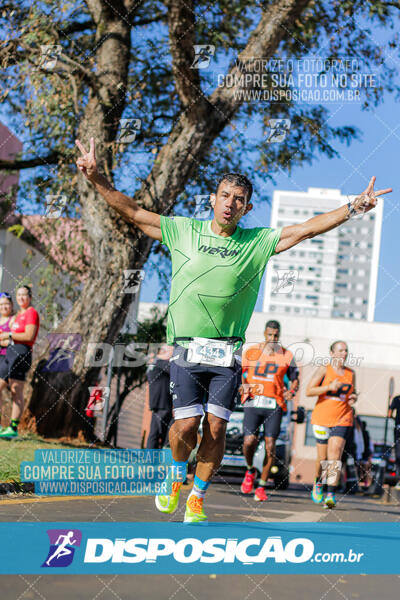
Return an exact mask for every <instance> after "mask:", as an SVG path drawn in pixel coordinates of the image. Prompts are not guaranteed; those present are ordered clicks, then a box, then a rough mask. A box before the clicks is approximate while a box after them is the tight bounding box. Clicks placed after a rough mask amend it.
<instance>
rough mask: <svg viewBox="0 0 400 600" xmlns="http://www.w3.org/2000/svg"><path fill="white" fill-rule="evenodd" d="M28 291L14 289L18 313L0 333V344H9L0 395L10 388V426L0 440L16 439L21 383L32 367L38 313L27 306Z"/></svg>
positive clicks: (1, 365) (0, 372)
mask: <svg viewBox="0 0 400 600" xmlns="http://www.w3.org/2000/svg"><path fill="white" fill-rule="evenodd" d="M31 301H32V290H31V288H30V287H29V286H27V285H22V286H21V287H19V288H18V289H17V303H18V305H19V308H20V309H19V311H18V313H17V314H16V316H15V318H14V321H13V323H12V324H11V331H10V332H8V333H7V332H2V333H0V344H1V342H2V341H6V340H7V339H8V341H9V345H8V346H7V351H6V355H5V357H4V359H3V360H2V361H1V362H0V393H1V392H2V391H3V390H4V389H5V388H6V387H7V385H8V384H9V385H10V390H11V397H12V410H11V423H10V425H9V427H6V429H3V430H2V431H0V439H11V438H15V437H17V436H18V424H19V421H20V418H21V415H22V411H23V409H24V383H25V379H26V374H27V373H28V371H29V369H30V368H31V364H32V346H33V344H34V343H35V341H36V338H37V335H38V332H39V324H40V323H39V314H38V312H37V310H36V309H34V308H33V306H31Z"/></svg>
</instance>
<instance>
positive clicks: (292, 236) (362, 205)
mask: <svg viewBox="0 0 400 600" xmlns="http://www.w3.org/2000/svg"><path fill="white" fill-rule="evenodd" d="M375 179H376V177H375V176H374V177H372V178H371V181H370V182H369V184H368V187H367V188H366V190H365V191H364V192H363V193H362V194H361V195H360V196H357V198H355V199H354V200H353V201H352V202H349V203H348V204H346V205H344V206H341V207H340V208H336V209H335V210H331V211H330V212H327V213H325V214H323V215H317V216H316V217H313V218H312V219H309V220H308V221H305V222H304V223H300V224H298V225H289V226H288V227H284V228H283V229H282V233H281V237H280V240H279V242H278V244H277V246H276V249H275V254H279V252H284V251H285V250H288V249H289V248H292V247H293V246H296V244H299V243H300V242H302V241H304V240H307V239H310V238H313V237H315V236H317V235H320V234H321V233H325V232H326V231H330V230H331V229H334V228H335V227H338V226H339V225H341V224H342V223H344V222H345V221H347V220H348V219H350V217H352V216H353V215H356V214H361V213H365V212H368V211H370V210H371V209H373V208H374V206H376V202H377V200H376V199H377V197H378V196H382V195H383V194H389V193H390V192H391V191H392V188H386V189H385V190H379V191H378V192H375V191H374V183H375Z"/></svg>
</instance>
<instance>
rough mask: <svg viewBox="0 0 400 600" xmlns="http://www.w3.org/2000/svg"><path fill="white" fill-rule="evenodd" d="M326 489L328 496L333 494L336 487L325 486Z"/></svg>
mask: <svg viewBox="0 0 400 600" xmlns="http://www.w3.org/2000/svg"><path fill="white" fill-rule="evenodd" d="M326 488H327V489H326V491H327V492H328V494H334V493H335V490H336V485H327V486H326Z"/></svg>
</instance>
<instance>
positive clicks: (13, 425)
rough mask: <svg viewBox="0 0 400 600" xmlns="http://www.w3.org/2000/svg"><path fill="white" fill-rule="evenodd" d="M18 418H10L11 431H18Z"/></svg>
mask: <svg viewBox="0 0 400 600" xmlns="http://www.w3.org/2000/svg"><path fill="white" fill-rule="evenodd" d="M18 425H19V419H11V423H10V427H11V429H12V430H13V431H18Z"/></svg>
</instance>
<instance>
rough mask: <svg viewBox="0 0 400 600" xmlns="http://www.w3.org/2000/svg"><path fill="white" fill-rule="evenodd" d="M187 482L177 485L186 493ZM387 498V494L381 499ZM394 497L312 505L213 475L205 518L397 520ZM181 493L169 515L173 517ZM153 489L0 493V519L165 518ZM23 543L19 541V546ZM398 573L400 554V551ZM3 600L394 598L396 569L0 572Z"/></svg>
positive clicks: (398, 585) (298, 491)
mask: <svg viewBox="0 0 400 600" xmlns="http://www.w3.org/2000/svg"><path fill="white" fill-rule="evenodd" d="M189 489H190V487H189V486H184V490H183V497H184V498H185V497H186V495H187V493H188V491H189ZM386 500H388V499H386ZM399 500H400V499H398V498H397V496H395V493H393V494H391V497H389V502H387V501H385V499H384V498H382V499H380V500H378V499H370V498H366V497H363V496H345V497H342V498H341V497H340V496H339V501H338V505H337V508H336V509H334V510H327V509H324V508H322V507H320V506H316V505H314V504H313V503H312V502H311V501H310V499H309V495H308V493H307V492H306V490H305V489H304V487H302V486H298V487H294V488H291V489H289V490H287V491H282V492H280V491H274V490H269V500H268V502H265V503H259V502H255V501H254V500H253V498H252V497H251V496H243V495H242V494H240V492H239V482H238V481H237V480H236V481H235V480H227V481H224V482H214V483H213V484H212V486H211V487H210V489H209V491H208V492H207V499H206V503H205V508H206V512H207V514H208V516H209V519H210V520H211V521H222V522H224V521H236V522H244V521H250V522H254V521H285V522H290V521H291V522H293V521H303V522H318V521H320V522H322V521H326V522H343V521H363V522H368V521H375V522H376V521H398V520H399V517H400V501H399ZM183 511H184V501H183V499H182V501H181V506H180V508H179V510H178V511H177V512H176V513H175V514H174V515H172V517H170V518H169V519H170V520H171V521H180V520H181V519H182V517H183ZM167 518H168V516H166V515H165V516H164V515H160V513H158V512H157V511H156V509H155V507H154V499H153V498H152V497H137V498H133V497H90V498H82V497H80V498H68V499H65V498H49V497H47V498H39V497H29V498H28V497H21V496H16V495H15V496H8V497H6V498H4V499H1V500H0V521H18V522H24V521H31V522H32V521H68V522H74V521H90V522H96V521H108V522H110V521H147V522H152V521H165V520H166V519H167ZM21 550H22V549H21ZM399 574H400V559H399ZM0 584H1V589H2V593H1V597H2V598H4V599H5V600H12V599H15V600H53V599H54V598H56V599H57V600H67V599H68V600H70V599H71V598H77V599H80V598H82V599H85V600H125V599H126V600H128V599H129V600H131V599H136V598H138V599H139V598H140V600H147V599H148V600H156V599H159V600H183V599H188V600H189V599H190V600H206V599H211V598H212V599H213V600H214V598H223V597H226V598H229V600H286V599H290V600H294V599H297V598H306V599H307V600H351V599H355V598H360V599H362V600H377V599H379V600H395V598H398V596H399V589H400V575H336V574H335V575H332V574H326V575H300V576H299V575H251V576H250V575H196V574H194V575H82V576H78V575H71V576H64V575H45V576H43V575H3V576H0Z"/></svg>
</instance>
